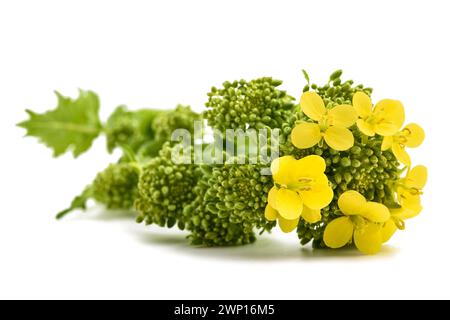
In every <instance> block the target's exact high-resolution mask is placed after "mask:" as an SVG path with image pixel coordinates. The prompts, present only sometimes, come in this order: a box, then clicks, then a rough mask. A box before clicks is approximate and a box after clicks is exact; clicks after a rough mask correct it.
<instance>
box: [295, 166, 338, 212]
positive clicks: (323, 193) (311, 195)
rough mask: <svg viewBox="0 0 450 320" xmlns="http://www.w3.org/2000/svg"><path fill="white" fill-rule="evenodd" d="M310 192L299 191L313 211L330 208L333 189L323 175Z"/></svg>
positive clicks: (311, 187)
mask: <svg viewBox="0 0 450 320" xmlns="http://www.w3.org/2000/svg"><path fill="white" fill-rule="evenodd" d="M309 187H310V189H309V190H299V191H298V192H299V193H300V194H301V195H302V199H303V202H304V204H305V205H306V206H307V207H309V208H310V209H313V210H319V209H322V208H325V207H326V206H328V205H329V204H330V202H331V200H333V195H334V194H333V189H332V188H331V187H330V186H329V185H328V178H327V177H326V175H325V174H322V175H321V176H320V177H319V178H318V179H317V181H316V183H312V184H311V185H310V186H309Z"/></svg>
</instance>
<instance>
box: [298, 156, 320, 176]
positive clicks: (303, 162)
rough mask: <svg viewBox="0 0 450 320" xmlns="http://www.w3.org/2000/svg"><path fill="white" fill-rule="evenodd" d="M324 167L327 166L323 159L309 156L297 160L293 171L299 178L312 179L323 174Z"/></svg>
mask: <svg viewBox="0 0 450 320" xmlns="http://www.w3.org/2000/svg"><path fill="white" fill-rule="evenodd" d="M326 167H327V165H326V162H325V159H324V158H322V157H321V156H317V155H311V156H306V157H304V158H301V159H300V160H297V163H296V164H295V171H296V174H297V175H298V176H299V177H311V178H312V177H315V176H318V175H321V174H322V173H324V172H325V169H326ZM291 170H292V169H291Z"/></svg>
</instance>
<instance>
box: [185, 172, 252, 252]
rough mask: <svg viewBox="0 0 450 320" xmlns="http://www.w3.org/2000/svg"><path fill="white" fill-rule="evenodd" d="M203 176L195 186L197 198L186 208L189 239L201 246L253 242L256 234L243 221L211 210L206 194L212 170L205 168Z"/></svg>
mask: <svg viewBox="0 0 450 320" xmlns="http://www.w3.org/2000/svg"><path fill="white" fill-rule="evenodd" d="M202 171H203V178H202V179H201V180H200V181H199V183H198V185H197V186H196V187H195V188H194V190H193V192H194V193H195V194H196V198H195V200H194V201H193V202H192V203H190V204H189V205H187V206H186V207H185V208H184V212H183V213H184V215H185V219H186V221H188V224H187V227H186V228H187V229H188V230H189V231H190V234H189V236H188V239H189V240H190V241H191V244H193V245H201V246H208V247H211V246H235V245H245V244H249V243H253V242H254V241H255V240H256V236H255V234H254V232H253V230H252V229H250V230H248V229H247V230H244V226H243V225H242V223H233V222H231V221H230V220H231V219H230V217H229V216H228V215H226V214H225V215H220V214H218V213H217V212H216V210H212V211H211V210H210V209H211V205H213V203H211V202H210V201H207V200H206V198H208V197H205V194H206V193H207V192H208V190H210V187H209V185H208V181H209V179H210V176H211V171H210V170H206V169H205V168H203V170H202Z"/></svg>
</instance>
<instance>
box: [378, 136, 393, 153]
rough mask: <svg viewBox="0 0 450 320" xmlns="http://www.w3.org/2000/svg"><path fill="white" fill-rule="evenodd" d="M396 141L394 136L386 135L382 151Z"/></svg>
mask: <svg viewBox="0 0 450 320" xmlns="http://www.w3.org/2000/svg"><path fill="white" fill-rule="evenodd" d="M393 142H394V138H393V137H392V136H389V137H384V138H383V143H382V144H381V151H386V150H388V149H390V148H391V147H392V143H393Z"/></svg>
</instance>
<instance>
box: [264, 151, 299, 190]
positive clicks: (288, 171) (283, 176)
mask: <svg viewBox="0 0 450 320" xmlns="http://www.w3.org/2000/svg"><path fill="white" fill-rule="evenodd" d="M296 163H297V160H295V158H294V157H292V156H285V157H280V158H277V159H275V160H273V161H272V164H271V165H270V170H271V172H272V176H273V180H274V181H275V182H276V183H278V184H280V185H284V186H287V185H289V184H291V183H294V182H295V181H296V177H295V176H294V175H293V174H292V168H295V165H296Z"/></svg>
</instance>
